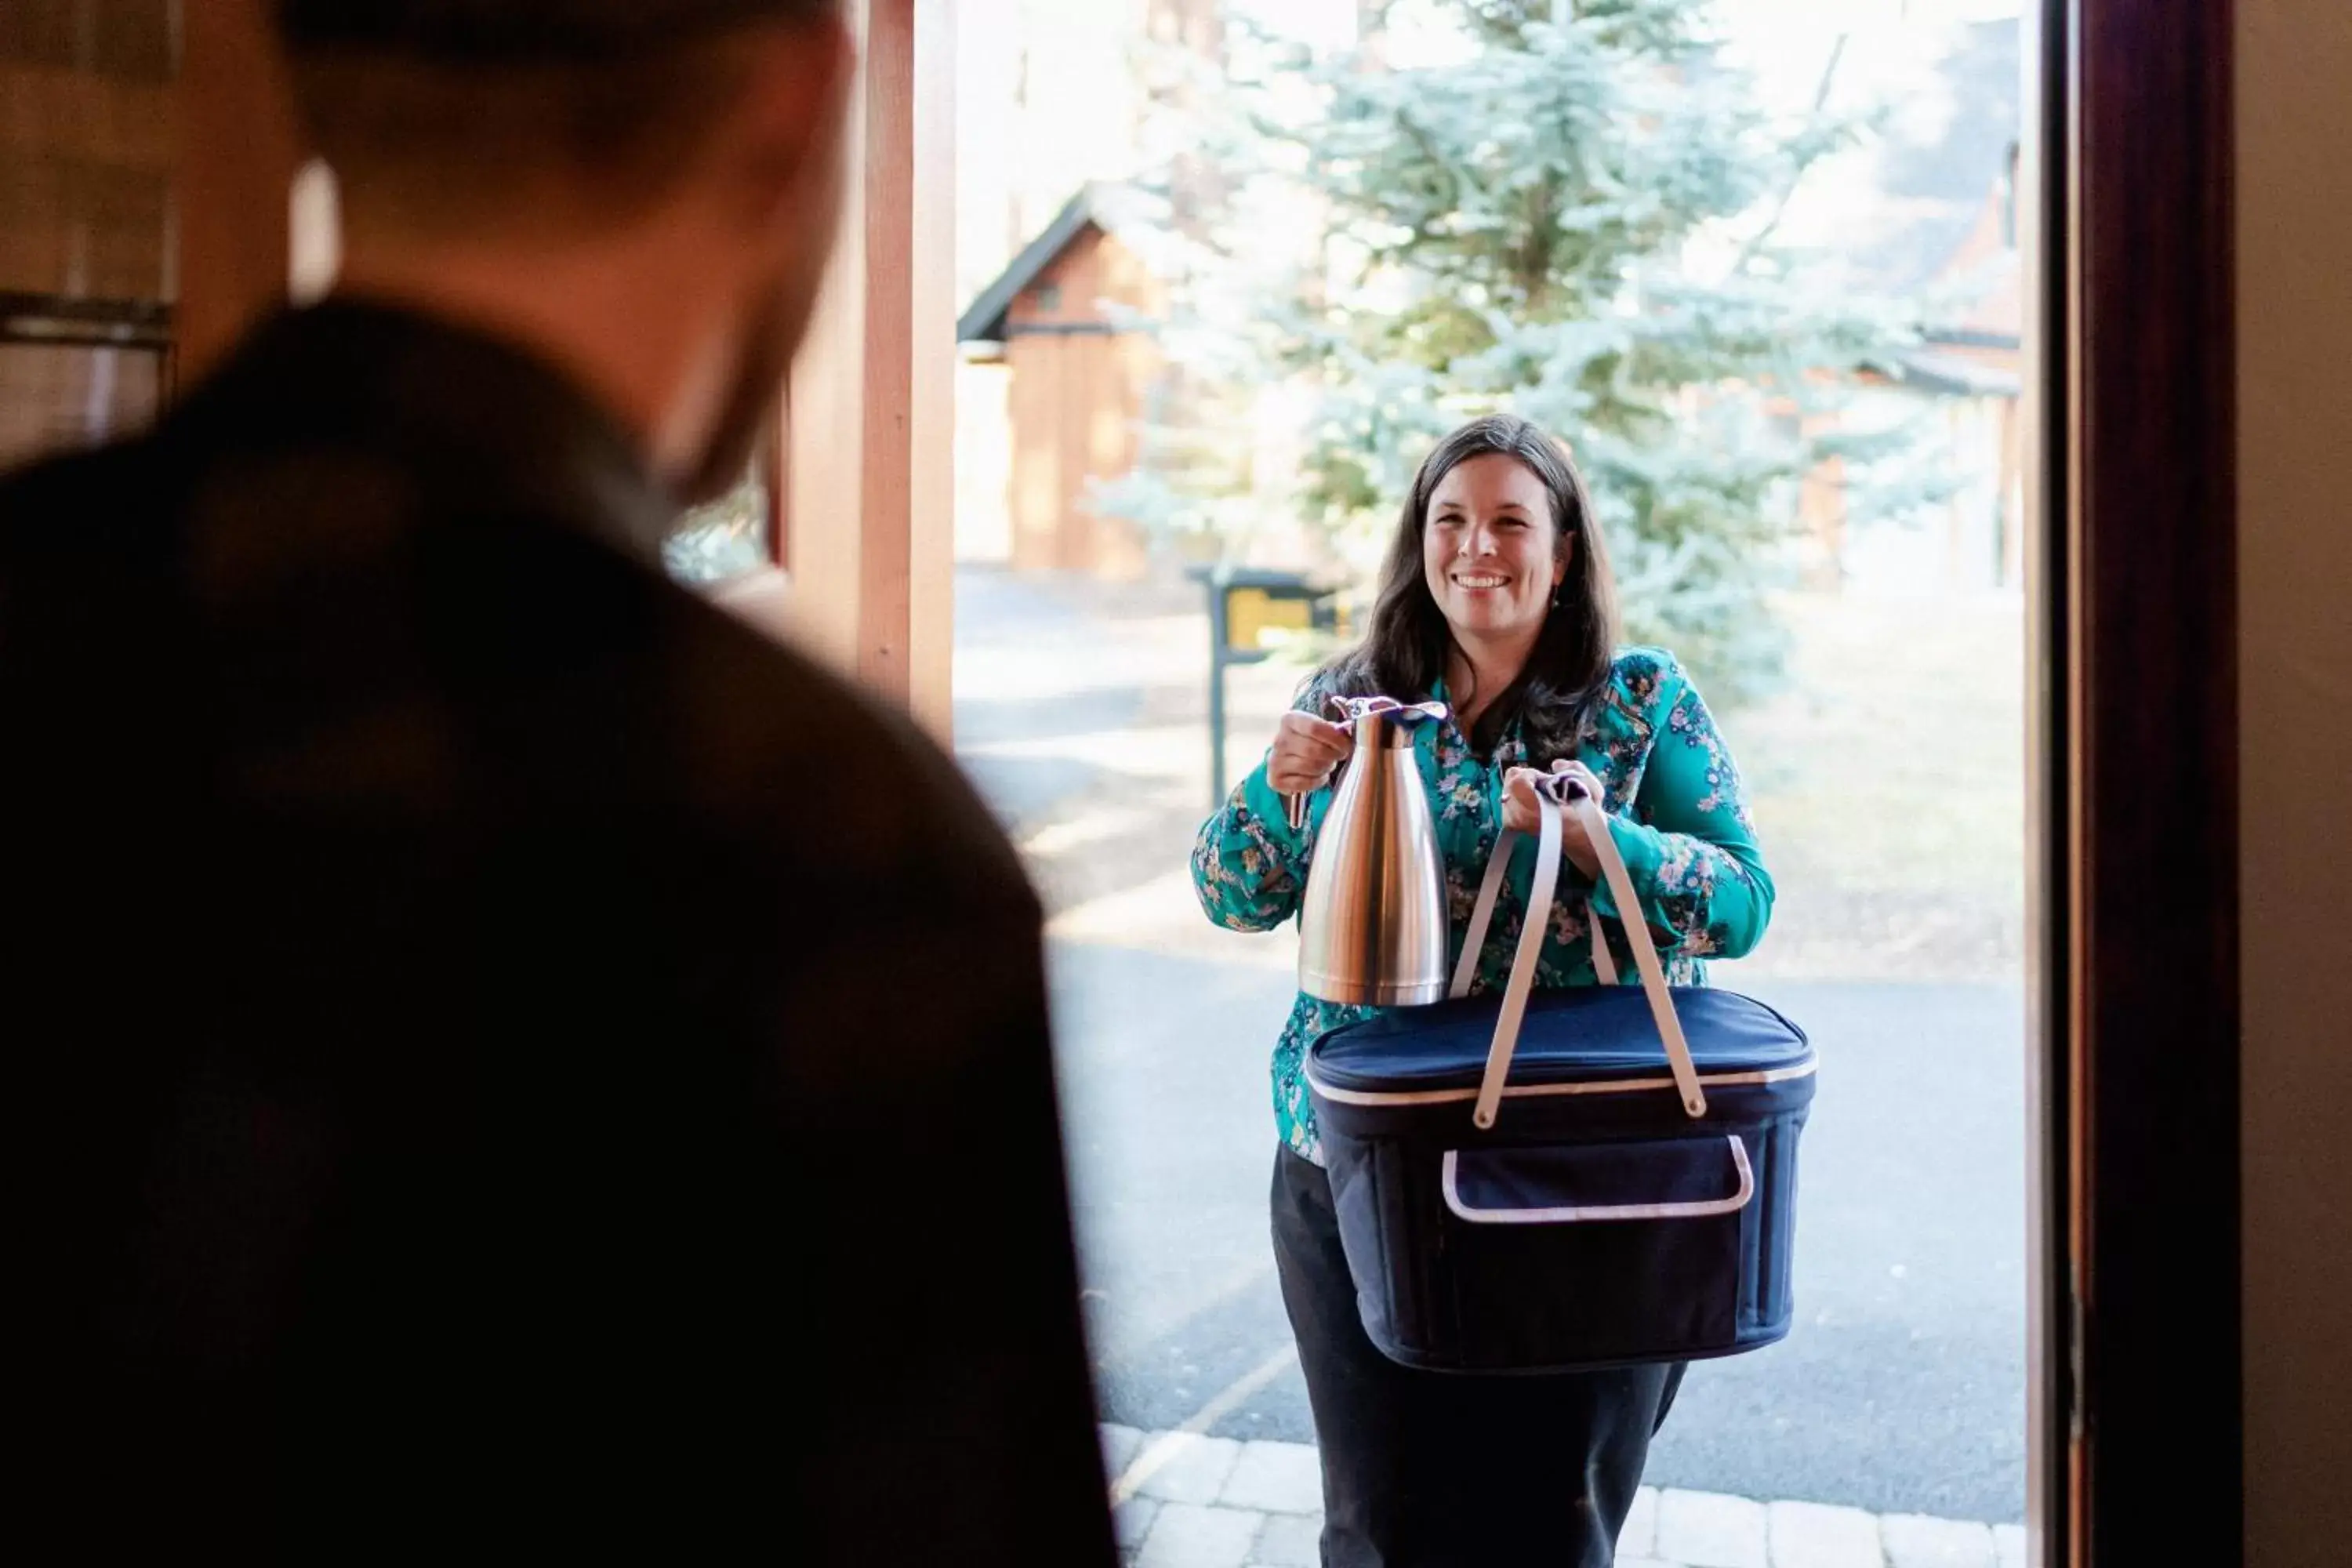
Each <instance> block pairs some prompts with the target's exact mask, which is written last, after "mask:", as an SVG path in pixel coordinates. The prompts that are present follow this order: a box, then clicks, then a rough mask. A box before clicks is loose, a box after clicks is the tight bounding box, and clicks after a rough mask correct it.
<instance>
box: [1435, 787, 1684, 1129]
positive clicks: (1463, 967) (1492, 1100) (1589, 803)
mask: <svg viewBox="0 0 2352 1568" xmlns="http://www.w3.org/2000/svg"><path fill="white" fill-rule="evenodd" d="M1535 791H1536V799H1537V803H1538V805H1539V806H1540V807H1541V808H1542V809H1540V810H1539V811H1538V823H1539V830H1538V837H1537V840H1536V873H1535V878H1534V880H1533V881H1532V882H1530V883H1529V885H1528V916H1527V923H1526V924H1525V926H1523V927H1522V928H1521V930H1520V931H1519V946H1518V951H1517V952H1516V953H1515V954H1514V955H1513V957H1512V961H1511V978H1510V983H1509V984H1507V985H1506V986H1505V987H1504V990H1503V1008H1502V1012H1501V1014H1500V1016H1497V1017H1496V1020H1495V1038H1494V1043H1493V1044H1492V1045H1491V1046H1489V1047H1487V1051H1486V1076H1485V1077H1484V1078H1483V1079H1481V1080H1480V1082H1479V1086H1478V1100H1477V1104H1476V1105H1475V1107H1474V1108H1473V1109H1472V1110H1471V1113H1470V1119H1471V1121H1473V1122H1475V1123H1476V1125H1477V1126H1478V1127H1479V1128H1480V1129H1482V1130H1483V1129H1486V1128H1490V1127H1492V1126H1494V1125H1495V1115H1496V1110H1498V1108H1499V1107H1500V1106H1501V1104H1502V1099H1503V1085H1504V1083H1505V1081H1506V1080H1507V1079H1509V1077H1510V1072H1511V1057H1512V1054H1513V1053H1514V1052H1516V1051H1517V1049H1518V1045H1519V1026H1520V1023H1521V1021H1522V1020H1523V1019H1524V1018H1525V1017H1526V1016H1527V1010H1528V993H1529V992H1530V991H1532V990H1533V989H1534V987H1535V973H1536V960H1537V957H1538V954H1540V953H1541V952H1542V951H1543V941H1544V932H1545V931H1547V930H1548V929H1549V926H1550V924H1551V905H1552V894H1553V892H1554V891H1555V890H1556V889H1557V888H1558V887H1559V858H1560V847H1559V846H1560V831H1561V827H1560V825H1561V824H1562V822H1564V821H1565V820H1566V814H1567V813H1569V812H1570V811H1573V812H1575V813H1576V814H1577V819H1578V820H1579V821H1580V822H1581V823H1583V824H1584V835H1585V838H1586V840H1587V841H1588V842H1590V843H1591V846H1592V852H1593V854H1594V856H1595V857H1596V858H1598V859H1599V860H1600V861H1601V875H1602V877H1603V878H1605V879H1607V881H1608V883H1609V890H1610V892H1611V893H1612V895H1613V896H1614V897H1615V898H1616V900H1617V910H1618V920H1619V922H1620V923H1621V924H1622V925H1623V926H1624V928H1625V937H1626V941H1627V942H1628V943H1629V944H1630V945H1631V946H1632V948H1633V966H1634V968H1635V969H1637V970H1638V971H1640V972H1641V977H1642V991H1643V994H1644V995H1645V996H1647V997H1648V999H1649V1003H1650V1017H1651V1020H1652V1021H1653V1022H1654V1023H1655V1024H1656V1025H1657V1028H1658V1037H1659V1039H1660V1040H1661V1041H1663V1042H1664V1045H1665V1047H1666V1061H1667V1063H1668V1065H1669V1066H1670V1067H1672V1068H1673V1069H1674V1075H1675V1091H1676V1092H1677V1093H1678V1094H1679V1095H1680V1096H1681V1098H1682V1102H1683V1110H1684V1111H1685V1113H1687V1114H1688V1115H1691V1116H1693V1117H1699V1116H1705V1115H1706V1091H1705V1090H1704V1089H1701V1088H1700V1087H1699V1081H1698V1068H1697V1067H1696V1065H1695V1064H1694V1063H1693V1062H1692V1061H1691V1054H1690V1042H1689V1041H1688V1040H1687V1039H1686V1038H1685V1037H1684V1035H1683V1026H1682V1019H1681V1018H1680V1017H1679V1016H1676V1014H1675V1000H1674V996H1673V994H1672V993H1671V992H1670V991H1668V989H1667V987H1666V970H1665V965H1664V963H1660V962H1659V959H1658V949H1657V944H1656V943H1654V942H1652V941H1651V940H1650V928H1649V924H1648V922H1647V921H1644V920H1643V918H1642V900H1641V899H1640V898H1639V897H1638V896H1637V895H1636V894H1635V892H1634V889H1633V875H1632V873H1630V872H1628V871H1627V870H1626V869H1625V858H1624V857H1623V856H1622V855H1620V854H1618V853H1617V841H1616V839H1614V838H1612V837H1610V833H1609V820H1608V818H1607V816H1604V815H1603V814H1602V812H1601V803H1600V802H1599V801H1596V800H1594V799H1593V798H1592V797H1591V795H1587V794H1586V793H1585V792H1584V789H1583V786H1582V785H1580V784H1577V783H1576V782H1575V781H1574V780H1573V779H1570V778H1569V777H1568V776H1567V775H1565V774H1562V773H1551V774H1548V775H1545V776H1543V777H1540V778H1538V779H1537V780H1536V781H1535ZM1518 841H1519V835H1518V834H1517V832H1515V831H1513V830H1511V829H1508V828H1506V829H1505V830H1504V831H1503V835H1502V837H1499V838H1497V839H1496V840H1495V851H1494V853H1493V854H1492V855H1490V856H1489V857H1487V859H1486V878H1485V879H1484V880H1482V881H1481V882H1480V883H1479V886H1478V902H1477V905H1476V907H1475V909H1474V910H1472V911H1471V915H1470V929H1469V931H1468V932H1467V933H1466V934H1465V937H1464V939H1463V943H1462V957H1461V959H1460V960H1459V961H1458V962H1457V963H1455V964H1454V984H1453V985H1452V986H1451V987H1450V988H1449V989H1448V991H1447V994H1448V995H1451V996H1466V995H1468V994H1470V982H1471V979H1472V978H1473V977H1474V976H1475V974H1476V973H1477V969H1478V954H1479V950H1480V949H1481V948H1483V947H1484V946H1485V945H1486V929H1487V927H1488V925H1489V924H1491V923H1492V921H1493V920H1494V915H1495V902H1496V899H1497V898H1498V897H1499V896H1500V894H1501V892H1502V886H1503V876H1504V872H1505V871H1506V869H1507V868H1508V867H1509V864H1510V859H1511V851H1512V850H1513V849H1515V848H1516V847H1517V846H1518ZM1586 912H1587V915H1588V917H1589V919H1590V921H1591V932H1592V962H1593V967H1594V969H1595V970H1596V971H1597V972H1599V973H1601V977H1602V980H1603V982H1604V983H1605V984H1612V985H1613V984H1616V983H1617V966H1616V963H1615V960H1614V959H1613V958H1612V957H1611V956H1610V954H1609V947H1608V943H1606V942H1603V941H1601V917H1600V912H1599V911H1598V910H1593V909H1592V908H1591V906H1590V905H1587V906H1586Z"/></svg>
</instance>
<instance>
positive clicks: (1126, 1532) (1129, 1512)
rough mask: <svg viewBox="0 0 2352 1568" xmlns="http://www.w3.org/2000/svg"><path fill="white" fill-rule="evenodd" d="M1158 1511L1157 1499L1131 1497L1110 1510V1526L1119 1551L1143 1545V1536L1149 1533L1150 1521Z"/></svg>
mask: <svg viewBox="0 0 2352 1568" xmlns="http://www.w3.org/2000/svg"><path fill="white" fill-rule="evenodd" d="M1159 1512H1160V1503H1159V1501H1158V1500H1156V1499H1153V1498H1148V1497H1131V1498H1129V1499H1128V1500H1126V1501H1125V1502H1123V1503H1121V1504H1119V1505H1118V1507H1117V1508H1115V1509H1112V1510H1110V1527H1111V1531H1112V1533H1113V1534H1115V1535H1117V1536H1118V1549H1119V1550H1120V1551H1121V1552H1137V1551H1140V1550H1141V1549H1142V1547H1143V1538H1144V1537H1145V1536H1147V1535H1149V1534H1150V1533H1151V1521H1152V1519H1153V1517H1154V1516H1155V1515H1157V1514H1158V1513H1159Z"/></svg>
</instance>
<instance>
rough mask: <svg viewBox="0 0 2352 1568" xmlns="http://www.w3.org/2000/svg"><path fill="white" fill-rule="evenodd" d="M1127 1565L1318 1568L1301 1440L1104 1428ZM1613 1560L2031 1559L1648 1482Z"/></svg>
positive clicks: (1314, 1471)
mask: <svg viewBox="0 0 2352 1568" xmlns="http://www.w3.org/2000/svg"><path fill="white" fill-rule="evenodd" d="M1102 1440H1103V1462H1104V1466H1105V1468H1107V1469H1108V1471H1109V1473H1110V1474H1111V1476H1112V1477H1113V1478H1114V1481H1113V1484H1112V1488H1111V1496H1112V1499H1113V1500H1114V1502H1115V1504H1116V1508H1117V1511H1116V1518H1117V1521H1118V1545H1119V1557H1120V1561H1121V1562H1122V1563H1125V1564H1128V1565H1129V1568H1315V1564H1316V1563H1317V1562H1318V1557H1317V1551H1316V1546H1317V1539H1318V1533H1319V1532H1320V1531H1321V1530H1322V1527H1323V1516H1322V1510H1323V1491H1322V1479H1321V1476H1320V1473H1319V1471H1318V1468H1317V1466H1316V1462H1315V1450H1314V1448H1313V1447H1311V1446H1309V1445H1307V1444H1305V1443H1241V1442H1235V1441H1234V1440H1233V1439H1232V1438H1229V1437H1204V1436H1199V1435H1198V1434H1196V1433H1192V1432H1158V1433H1146V1432H1139V1431H1137V1430H1136V1429H1135V1428H1134V1427H1132V1426H1105V1427H1104V1428H1103V1429H1102ZM1617 1564H1618V1568H2024V1564H2025V1531H2022V1530H2021V1529H2020V1528H2018V1527H2017V1526H2015V1525H1984V1524H1978V1523H1975V1522H1972V1521H1964V1520H1956V1519H1929V1518H1927V1517H1925V1516H1923V1515H1919V1514H1874V1513H1865V1512H1864V1511H1863V1510H1860V1509H1853V1508H1831V1507H1828V1506H1825V1505H1823V1504H1821V1503H1810V1502H1758V1501H1755V1500H1752V1499H1748V1498H1741V1497H1729V1496H1727V1495H1725V1494H1723V1493H1721V1492H1694V1491H1676V1490H1672V1489H1669V1490H1665V1491H1660V1490H1659V1489H1656V1488H1654V1487H1643V1489H1642V1490H1641V1494H1640V1495H1639V1496H1638V1497H1637V1498H1636V1499H1635V1500H1634V1503H1633V1515H1632V1516H1631V1517H1630V1518H1629V1519H1627V1520H1626V1521H1625V1532H1624V1535H1623V1537H1622V1539H1621V1540H1620V1541H1619V1542H1618V1547H1617Z"/></svg>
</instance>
